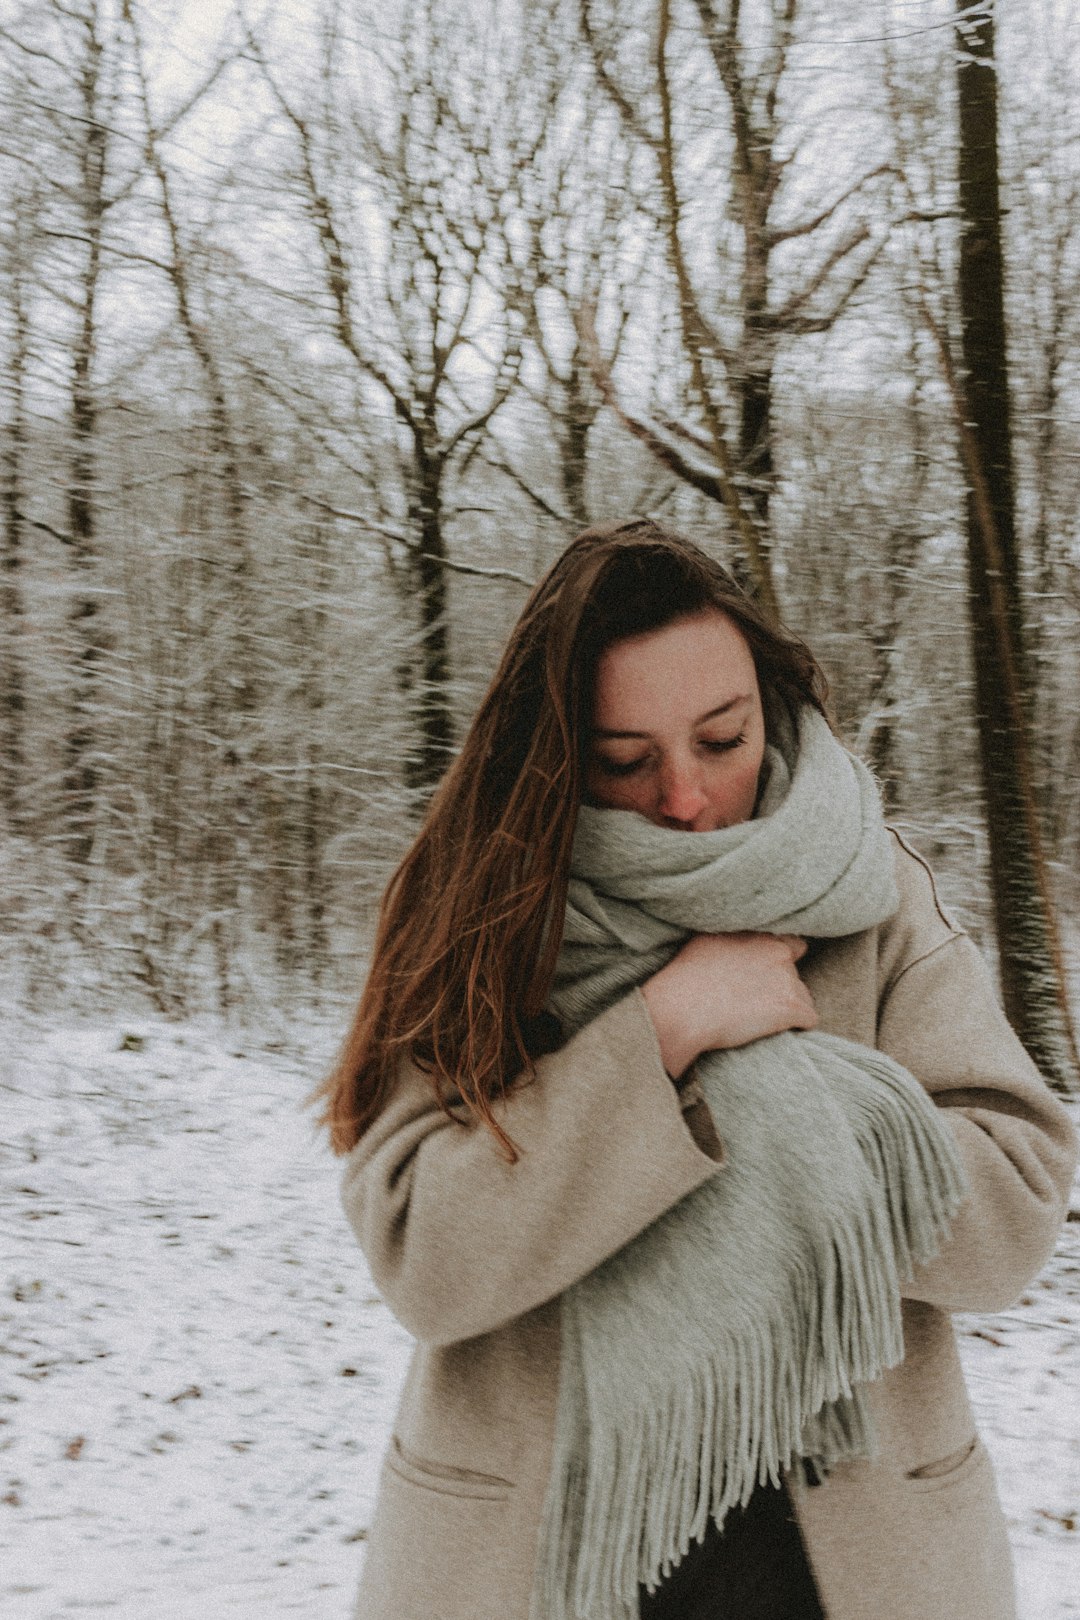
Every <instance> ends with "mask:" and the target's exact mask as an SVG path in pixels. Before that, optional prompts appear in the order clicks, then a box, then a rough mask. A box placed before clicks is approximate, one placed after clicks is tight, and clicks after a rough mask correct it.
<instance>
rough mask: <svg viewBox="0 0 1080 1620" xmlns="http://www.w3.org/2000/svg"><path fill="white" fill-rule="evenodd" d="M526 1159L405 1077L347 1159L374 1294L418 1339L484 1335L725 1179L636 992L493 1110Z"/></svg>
mask: <svg viewBox="0 0 1080 1620" xmlns="http://www.w3.org/2000/svg"><path fill="white" fill-rule="evenodd" d="M494 1111H495V1113H496V1116H497V1117H498V1119H499V1122H500V1124H501V1125H502V1126H503V1127H504V1129H505V1130H506V1131H507V1132H508V1133H509V1134H510V1136H511V1137H512V1139H513V1140H514V1142H515V1143H516V1144H517V1146H518V1148H519V1149H520V1157H519V1159H518V1161H517V1163H516V1164H513V1165H511V1164H508V1163H507V1162H506V1160H505V1159H504V1158H503V1157H502V1156H501V1154H500V1151H499V1148H498V1144H497V1143H496V1141H495V1140H494V1138H493V1137H492V1135H491V1132H490V1131H489V1130H487V1129H486V1127H483V1126H478V1125H475V1124H473V1123H472V1122H469V1123H466V1124H462V1123H460V1122H458V1121H455V1120H450V1119H448V1118H447V1116H446V1115H445V1114H444V1113H443V1112H442V1111H441V1109H439V1107H438V1106H437V1104H436V1102H435V1099H434V1096H433V1095H432V1090H431V1085H430V1082H429V1081H428V1079H427V1078H426V1076H424V1075H422V1074H420V1073H418V1072H417V1071H416V1070H415V1069H412V1068H409V1069H407V1070H405V1072H404V1073H403V1075H402V1077H401V1080H400V1083H399V1085H398V1087H397V1089H396V1090H395V1092H394V1095H393V1096H392V1098H391V1099H390V1101H389V1103H388V1104H387V1106H386V1108H385V1109H384V1111H383V1112H382V1114H381V1115H380V1116H379V1118H378V1119H377V1120H376V1121H375V1124H374V1125H373V1126H372V1127H371V1129H370V1130H369V1131H368V1132H367V1133H366V1135H365V1136H364V1137H363V1138H362V1139H361V1141H360V1142H359V1143H358V1144H357V1145H356V1147H355V1148H354V1149H353V1151H352V1153H351V1154H350V1155H349V1157H348V1160H347V1161H346V1167H345V1174H344V1182H343V1188H342V1199H343V1203H344V1206H345V1211H346V1214H347V1216H348V1218H349V1222H350V1224H351V1225H352V1227H353V1230H354V1231H355V1233H356V1236H357V1239H358V1240H359V1243H360V1246H361V1248H362V1249H363V1251H364V1254H365V1255H366V1257H367V1261H368V1264H369V1266H370V1267H371V1274H372V1277H373V1279H374V1281H375V1284H376V1287H377V1288H378V1289H379V1291H380V1292H381V1293H382V1295H383V1297H384V1298H385V1299H386V1301H387V1303H388V1304H389V1305H390V1308H391V1309H392V1310H393V1312H394V1314H395V1315H396V1316H397V1317H398V1318H399V1320H400V1321H401V1322H402V1323H403V1325H404V1326H405V1327H406V1328H408V1330H409V1331H410V1332H411V1333H414V1334H415V1335H416V1336H417V1338H420V1339H424V1340H427V1341H428V1342H429V1343H435V1344H448V1343H452V1342H454V1341H455V1340H459V1339H467V1338H472V1337H474V1336H476V1335H477V1334H481V1333H488V1332H490V1331H492V1329H494V1328H497V1327H500V1326H501V1325H502V1324H503V1323H505V1322H508V1321H510V1320H511V1319H512V1318H513V1317H515V1316H520V1315H522V1314H523V1313H524V1312H526V1311H528V1310H532V1309H533V1308H534V1307H536V1306H538V1305H541V1304H543V1303H544V1302H545V1301H546V1300H549V1299H551V1298H553V1297H554V1296H555V1295H556V1294H559V1293H561V1292H562V1291H563V1290H564V1289H565V1288H568V1287H569V1286H570V1284H571V1283H574V1282H576V1281H577V1280H578V1279H579V1278H581V1277H583V1276H584V1275H585V1274H586V1273H587V1272H589V1271H591V1270H592V1269H593V1268H594V1267H595V1266H597V1265H599V1264H600V1262H601V1261H602V1260H605V1259H606V1258H607V1257H608V1256H609V1255H611V1254H613V1253H614V1252H615V1251H616V1250H617V1249H620V1248H622V1247H623V1245H624V1244H626V1243H628V1242H629V1241H630V1240H631V1239H632V1238H634V1237H636V1236H637V1234H638V1233H639V1232H640V1231H642V1230H643V1229H644V1228H645V1227H646V1226H648V1225H649V1224H650V1223H651V1222H652V1221H654V1220H656V1219H657V1218H658V1216H660V1215H662V1214H663V1213H664V1211H665V1210H667V1209H669V1208H670V1207H671V1206H672V1205H673V1204H675V1203H677V1202H678V1201H679V1199H681V1198H684V1197H685V1196H686V1194H687V1193H689V1192H692V1191H693V1189H694V1188H695V1187H697V1186H700V1184H701V1183H702V1182H704V1181H706V1180H708V1178H709V1177H710V1176H712V1175H715V1174H716V1172H717V1171H718V1169H719V1168H720V1163H721V1159H722V1150H720V1149H719V1146H717V1150H716V1154H715V1156H714V1155H713V1154H710V1153H707V1152H705V1151H703V1150H702V1148H701V1147H699V1146H698V1145H697V1143H696V1142H695V1139H694V1137H693V1135H692V1134H691V1132H690V1130H689V1129H688V1128H687V1124H686V1123H685V1121H684V1116H683V1113H682V1108H681V1103H680V1098H679V1095H678V1093H677V1092H676V1089H675V1087H674V1086H673V1085H672V1083H671V1079H670V1078H669V1076H668V1074H667V1071H666V1070H665V1068H664V1065H663V1062H662V1060H661V1056H660V1050H659V1046H658V1043H657V1037H656V1034H655V1031H654V1028H653V1025H652V1022H651V1020H650V1017H649V1013H648V1011H647V1008H646V1005H645V1000H644V998H643V996H642V995H641V992H640V991H637V990H634V991H632V992H631V993H630V994H629V995H627V996H625V997H624V998H623V999H622V1000H621V1001H619V1002H617V1003H616V1004H615V1006H613V1007H610V1008H609V1009H608V1010H607V1011H606V1012H604V1013H602V1014H601V1016H600V1017H599V1018H597V1019H595V1020H594V1021H593V1022H592V1023H590V1024H588V1025H586V1027H585V1028H584V1029H582V1030H580V1031H579V1032H578V1034H576V1035H574V1036H572V1037H571V1039H570V1040H569V1041H568V1042H567V1043H566V1045H565V1046H564V1047H562V1048H561V1049H560V1050H559V1051H558V1052H554V1053H551V1054H550V1055H548V1056H546V1057H542V1058H539V1059H538V1060H537V1063H536V1075H535V1078H534V1079H533V1080H532V1081H531V1082H529V1083H519V1084H517V1085H516V1086H514V1087H513V1088H512V1089H511V1090H510V1092H509V1094H508V1095H507V1097H506V1098H505V1099H504V1100H503V1101H502V1102H501V1103H498V1104H496V1105H495V1110H494Z"/></svg>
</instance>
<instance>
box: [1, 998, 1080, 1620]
mask: <svg viewBox="0 0 1080 1620" xmlns="http://www.w3.org/2000/svg"><path fill="white" fill-rule="evenodd" d="M6 1024H7V1030H6V1035H5V1040H4V1043H3V1050H2V1051H0V1118H2V1121H3V1125H2V1129H0V1174H2V1200H3V1202H2V1211H3V1215H2V1220H3V1226H2V1249H0V1614H2V1615H3V1617H4V1620H54V1617H60V1616H68V1615H74V1614H79V1613H82V1612H87V1613H91V1612H94V1611H106V1612H108V1613H110V1614H111V1615H113V1616H116V1617H119V1620H151V1617H152V1620H205V1616H207V1615H208V1614H212V1615H213V1616H215V1620H217V1617H222V1620H254V1617H255V1616H258V1617H260V1620H267V1617H268V1616H279V1615H280V1616H284V1615H297V1616H302V1617H303V1620H347V1617H348V1615H349V1613H350V1609H351V1597H352V1590H353V1587H354V1585H355V1581H356V1577H357V1574H358V1571H359V1568H360V1560H361V1558H362V1556H363V1536H364V1527H365V1526H366V1524H367V1523H368V1518H369V1513H370V1510H371V1504H372V1496H373V1490H374V1483H375V1478H376V1473H377V1468H378V1463H379V1459H380V1455H381V1452H382V1448H383V1446H384V1445H385V1443H386V1440H387V1438H388V1434H389V1425H390V1421H391V1418H392V1415H393V1410H394V1406H395V1403H396V1398H397V1392H398V1389H399V1387H400V1383H401V1379H402V1376H403V1373H404V1369H405V1363H406V1359H407V1356H408V1352H409V1345H410V1341H409V1339H408V1336H407V1335H406V1334H405V1332H404V1331H403V1330H402V1329H401V1328H400V1327H398V1325H397V1324H396V1323H395V1322H394V1320H393V1318H392V1317H391V1316H390V1314H389V1312H388V1311H387V1310H386V1308H385V1306H384V1305H383V1304H382V1303H381V1302H380V1300H379V1299H378V1297H377V1295H376V1294H375V1292H374V1289H373V1288H372V1286H371V1282H370V1279H369V1278H368V1276H367V1273H366V1271H365V1269H364V1265H363V1261H362V1259H361V1257H360V1255H359V1252H358V1250H357V1249H356V1247H355V1244H354V1242H353V1239H352V1237H351V1234H350V1233H349V1231H348V1229H347V1227H346V1226H345V1222H344V1219H343V1217H342V1215H341V1213H340V1208H339V1204H338V1196H337V1185H338V1174H339V1167H338V1164H337V1163H336V1162H335V1161H333V1160H332V1159H331V1158H330V1155H329V1153H328V1152H327V1150H326V1149H325V1147H324V1146H323V1144H322V1141H321V1140H319V1139H317V1138H316V1137H315V1136H314V1134H313V1131H312V1127H311V1123H310V1116H309V1115H308V1114H306V1113H304V1112H302V1111H301V1109H300V1107H299V1104H300V1099H301V1098H302V1097H303V1095H304V1093H305V1092H306V1090H307V1089H308V1088H309V1087H310V1086H311V1085H312V1083H313V1082H314V1081H315V1080H316V1079H317V1078H318V1076H319V1075H320V1073H321V1072H322V1068H323V1066H324V1064H325V1061H326V1059H327V1057H328V1056H329V1054H330V1051H331V1048H332V1045H333V1043H334V1041H335V1040H336V1038H337V1036H338V1034H339V1029H338V1028H337V1027H335V1028H333V1029H330V1028H327V1027H323V1026H318V1027H316V1026H313V1027H311V1028H310V1029H308V1030H303V1029H297V1028H295V1027H294V1028H293V1029H292V1031H291V1034H290V1040H289V1046H288V1049H286V1048H285V1047H284V1046H279V1047H278V1049H276V1050H266V1049H265V1047H262V1048H260V1046H259V1045H258V1044H257V1043H256V1042H255V1041H254V1039H252V1040H250V1041H249V1040H247V1039H244V1038H243V1037H240V1036H238V1035H237V1034H236V1033H235V1032H233V1033H232V1034H230V1033H228V1032H222V1030H221V1029H220V1028H219V1027H216V1026H214V1025H213V1024H211V1023H208V1022H203V1023H189V1024H184V1025H175V1024H167V1023H165V1022H161V1021H154V1020H153V1019H147V1018H146V1017H138V1018H135V1017H133V1018H132V1020H131V1021H130V1022H127V1023H124V1022H122V1021H120V1020H117V1019H115V1018H109V1019H102V1020H100V1021H97V1022H91V1021H88V1020H85V1019H79V1020H76V1019H71V1020H69V1021H68V1022H67V1023H65V1024H61V1025H56V1024H48V1023H46V1022H45V1020H43V1019H42V1020H35V1019H33V1018H31V1017H29V1016H27V1015H19V1014H13V1015H11V1016H10V1017H9V1018H8V1019H7V1021H6ZM1077 1203H1078V1205H1080V1199H1078V1200H1077ZM961 1325H962V1328H963V1335H962V1349H963V1357H964V1362H965V1366H966V1368H967V1372H968V1375H969V1382H970V1386H971V1391H972V1396H973V1398H974V1401H975V1404H976V1408H977V1411H978V1413H979V1416H980V1419H981V1422H982V1427H983V1430H984V1433H985V1435H986V1439H987V1441H988V1444H989V1446H990V1448H991V1451H992V1452H993V1455H994V1458H995V1460H996V1463H997V1467H998V1475H999V1480H1000V1484H1001V1489H1002V1495H1003V1498H1004V1501H1005V1506H1006V1511H1007V1513H1008V1517H1009V1522H1010V1525H1011V1530H1012V1536H1013V1542H1014V1546H1015V1550H1016V1557H1017V1564H1018V1570H1019V1579H1020V1587H1021V1598H1022V1608H1021V1613H1022V1616H1023V1620H1080V1416H1078V1407H1080V1220H1073V1221H1071V1222H1070V1223H1069V1224H1068V1225H1067V1226H1066V1228H1065V1230H1064V1232H1063V1235H1062V1238H1061V1242H1060V1244H1059V1246H1058V1251H1057V1254H1056V1256H1055V1258H1054V1260H1053V1261H1052V1262H1051V1264H1050V1265H1049V1266H1048V1267H1047V1268H1046V1271H1045V1272H1044V1274H1043V1275H1042V1276H1041V1277H1040V1278H1039V1279H1038V1281H1037V1282H1036V1283H1035V1284H1034V1285H1033V1286H1032V1287H1031V1288H1030V1289H1029V1291H1028V1293H1027V1294H1025V1296H1024V1298H1023V1300H1022V1301H1021V1302H1020V1303H1019V1304H1018V1305H1016V1306H1015V1307H1014V1308H1013V1309H1012V1310H1010V1311H1006V1312H1003V1313H1000V1314H999V1315H996V1316H986V1317H979V1318H975V1317H965V1318H963V1319H962V1321H961ZM928 1620H929V1617H928ZM934 1620H936V1617H934ZM942 1620H948V1617H942Z"/></svg>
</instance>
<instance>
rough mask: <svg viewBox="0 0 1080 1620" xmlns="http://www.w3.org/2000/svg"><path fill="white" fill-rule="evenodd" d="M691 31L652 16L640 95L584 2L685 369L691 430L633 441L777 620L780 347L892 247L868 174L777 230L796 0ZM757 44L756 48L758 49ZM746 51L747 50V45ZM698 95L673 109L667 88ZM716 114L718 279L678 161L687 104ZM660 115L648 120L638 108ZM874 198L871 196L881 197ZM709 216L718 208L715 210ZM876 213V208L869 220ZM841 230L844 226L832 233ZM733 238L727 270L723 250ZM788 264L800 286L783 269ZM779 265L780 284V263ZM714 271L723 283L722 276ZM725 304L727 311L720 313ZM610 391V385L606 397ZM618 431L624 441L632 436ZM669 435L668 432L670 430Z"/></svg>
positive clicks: (844, 298) (734, 1)
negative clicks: (684, 488)
mask: <svg viewBox="0 0 1080 1620" xmlns="http://www.w3.org/2000/svg"><path fill="white" fill-rule="evenodd" d="M682 9H683V10H684V11H685V12H686V13H687V17H688V15H689V13H690V11H691V10H692V12H693V13H694V15H695V17H696V22H697V31H696V34H694V33H692V32H691V24H690V23H689V21H688V20H686V19H684V27H683V29H682V30H681V33H682V35H683V36H684V37H688V38H689V39H690V44H689V45H688V46H684V47H683V49H682V50H681V51H680V50H679V49H677V46H676V43H675V40H674V31H673V17H674V10H675V7H674V5H673V0H659V3H658V7H657V22H656V31H655V44H654V46H653V49H652V56H653V70H654V71H653V76H652V83H651V84H650V85H648V87H647V89H646V90H645V91H644V92H643V91H641V90H637V91H635V90H632V89H630V88H628V86H627V85H626V83H625V82H624V81H623V80H622V79H621V78H620V76H619V73H618V69H617V66H616V61H615V59H616V57H617V55H618V51H619V46H620V43H621V39H622V36H624V35H625V34H626V32H627V30H628V28H629V27H630V23H629V22H623V21H622V20H621V8H620V6H619V5H618V4H615V5H613V6H611V7H609V19H608V24H607V26H606V27H601V26H600V24H599V23H598V22H597V20H596V0H580V20H581V28H582V33H583V35H584V38H585V41H586V44H587V46H588V49H589V52H590V55H591V58H592V61H593V64H594V67H595V71H596V74H597V77H598V79H599V81H600V83H601V84H602V85H603V86H604V88H605V90H606V91H607V93H608V95H609V96H610V98H611V100H612V102H613V103H614V104H615V105H616V106H617V107H618V109H619V111H620V114H621V116H622V118H623V121H624V124H625V127H626V129H627V131H628V133H629V134H631V135H632V136H633V137H634V138H635V139H636V140H637V141H638V142H639V143H640V145H641V146H642V147H643V148H644V149H645V150H647V151H648V152H650V153H651V155H652V158H653V162H654V165H655V171H656V177H657V186H658V195H659V215H660V230H661V235H662V241H663V248H664V252H665V254H666V257H667V262H668V265H669V268H670V272H671V276H672V279H673V283H674V288H675V304H676V308H677V311H678V319H679V324H680V328H681V334H682V341H683V348H684V353H685V356H686V361H687V365H688V369H689V389H688V405H689V412H690V414H689V415H688V416H687V417H686V418H684V419H683V420H681V421H680V422H679V424H678V426H677V429H676V431H675V433H672V432H670V431H665V426H664V424H657V423H652V424H646V423H642V422H641V421H640V419H638V418H636V417H635V415H634V413H633V412H630V411H627V412H626V415H627V417H628V418H634V420H635V421H636V422H637V430H638V433H639V437H641V439H642V440H643V442H644V443H646V444H647V445H648V447H649V448H650V449H651V450H652V451H653V453H654V454H657V455H658V456H660V457H662V459H664V461H665V463H666V464H667V465H668V466H669V467H670V468H671V469H672V470H673V471H675V472H676V473H677V474H678V475H679V476H681V477H683V478H685V479H686V480H687V481H688V482H689V483H691V484H693V486H694V487H695V488H697V489H698V490H700V491H701V493H703V494H705V495H706V496H708V497H710V498H713V499H719V500H720V501H721V502H722V503H723V505H724V507H725V509H726V511H727V514H728V517H729V520H730V523H731V526H732V531H733V535H734V536H735V537H736V540H737V544H738V545H739V546H740V548H741V550H742V551H743V553H744V556H745V558H746V561H747V563H748V566H749V571H750V579H751V582H752V584H753V586H754V588H755V589H756V590H757V592H758V594H759V595H760V597H761V599H762V601H763V603H764V604H765V605H766V606H767V607H768V608H769V609H770V610H771V611H773V612H774V613H775V612H776V610H777V593H776V585H775V580H774V577H773V569H772V565H771V561H770V541H771V535H770V522H769V505H770V500H771V496H772V491H773V487H774V483H775V457H774V448H773V391H774V375H775V369H776V364H777V357H778V354H779V352H780V349H781V346H782V344H783V343H784V342H785V341H786V340H787V339H790V338H791V337H795V336H799V335H806V334H810V333H820V332H823V331H826V330H828V329H829V328H830V327H831V326H832V325H833V324H834V323H835V322H836V321H837V320H838V319H839V318H840V316H841V315H842V313H843V312H844V310H845V309H847V308H848V306H849V305H850V304H851V302H852V300H853V299H854V298H855V296H856V294H857V293H858V292H859V290H860V289H861V288H862V287H863V285H864V284H865V282H866V280H867V278H868V276H869V274H870V271H871V269H872V267H873V265H874V263H875V262H876V260H877V257H878V255H879V253H880V250H881V247H882V245H883V243H884V241H885V239H886V237H887V234H888V222H887V220H886V222H885V224H884V225H882V224H877V225H875V224H873V223H871V219H870V217H869V216H868V214H867V212H866V209H865V207H860V202H861V201H864V202H867V203H868V202H870V201H871V200H872V199H873V197H874V183H875V182H879V181H887V178H888V174H889V170H888V166H887V165H885V164H882V163H871V164H869V165H867V167H866V168H865V169H864V172H863V173H861V174H859V175H858V176H857V177H856V179H855V180H854V181H852V182H849V183H848V184H846V185H843V186H841V187H840V188H839V189H834V191H833V195H832V196H831V197H829V198H828V200H826V201H823V202H822V204H821V205H820V206H818V207H814V208H811V209H809V210H806V209H805V208H804V209H802V210H801V211H800V213H799V215H798V217H797V218H795V219H794V220H788V221H787V222H781V219H780V218H779V217H778V215H781V214H782V213H783V210H784V204H785V198H784V195H783V181H784V177H785V174H786V172H787V171H788V168H789V166H790V164H791V162H792V158H793V152H792V151H791V150H787V149H786V148H785V132H784V126H783V120H782V117H781V111H780V90H781V84H782V80H783V77H784V74H785V71H786V69H787V65H788V58H789V54H790V50H791V45H792V40H793V38H794V32H795V26H796V21H797V0H768V3H767V4H765V5H763V6H760V7H757V8H755V15H754V17H753V18H752V19H750V24H749V26H747V19H746V18H745V16H744V12H743V7H742V5H741V3H740V0H727V3H726V4H720V3H718V0H693V5H692V7H691V6H689V5H687V6H685V7H683V8H682ZM762 29H764V30H766V32H767V41H766V43H765V45H764V46H762V45H761V43H760V40H759V39H758V38H757V37H754V36H757V35H759V34H760V32H761V30H762ZM748 35H750V36H752V37H751V38H750V39H748V38H747V36H748ZM675 74H679V75H680V83H681V84H682V85H683V86H684V89H685V87H686V85H687V83H689V84H691V85H692V86H693V94H689V95H683V96H679V95H678V94H677V93H676V91H675V89H674V85H673V75H675ZM704 98H708V101H709V104H710V105H717V104H718V105H719V106H720V107H721V108H722V109H723V111H722V114H721V116H723V117H724V119H725V121H726V125H727V130H728V135H729V139H730V145H729V164H730V172H729V176H728V183H727V185H726V186H725V187H724V188H723V189H722V190H721V193H720V197H719V199H717V197H716V190H715V186H716V173H715V170H714V169H711V168H710V169H709V171H708V187H709V192H710V206H709V209H708V213H707V216H706V217H708V218H709V220H710V224H711V230H710V233H709V235H710V238H711V243H712V248H711V251H712V253H713V254H714V255H715V256H716V258H715V260H714V262H718V269H719V273H717V272H716V271H714V272H713V273H712V274H711V275H708V274H707V275H704V276H703V275H702V274H701V272H700V271H699V270H698V269H697V266H698V265H699V264H700V263H701V260H702V257H703V255H704V253H705V252H706V251H708V250H707V249H705V248H704V247H703V245H702V243H701V241H700V240H699V241H697V242H693V241H692V239H691V229H690V226H689V223H688V221H689V218H690V216H691V215H693V214H694V213H695V212H697V213H698V214H700V213H701V212H702V209H701V202H702V201H703V198H702V197H701V194H700V193H695V192H691V191H690V190H688V187H689V186H690V182H689V181H687V180H684V179H682V177H681V176H682V174H683V172H684V171H691V172H693V165H692V164H691V163H690V161H689V159H688V152H689V150H690V148H691V145H692V142H693V140H694V138H695V136H697V135H699V133H700V132H699V131H697V130H695V128H694V126H693V123H692V121H690V120H689V119H688V118H687V117H684V116H680V107H681V105H682V103H683V102H684V101H685V102H689V103H691V104H692V103H694V102H698V103H700V102H701V101H702V100H703V99H704ZM650 101H654V102H655V104H656V112H655V114H653V115H652V116H650V115H649V114H648V111H647V108H648V104H649V102H650ZM878 189H880V188H878ZM717 202H718V203H719V206H718V207H717ZM879 207H880V204H879ZM838 222H841V223H840V224H838ZM732 234H734V236H735V239H736V241H737V248H736V249H735V252H734V255H733V258H732V259H725V256H724V250H723V244H724V243H725V241H726V240H727V239H728V238H729V237H730V236H731V235H732ZM793 253H794V254H795V255H797V257H798V261H799V270H798V271H797V272H794V271H792V270H791V268H790V261H791V258H792V255H793ZM782 255H783V256H785V259H786V261H787V262H786V263H785V268H784V269H783V271H781V269H780V259H781V256H782ZM721 266H722V267H721ZM725 287H730V288H732V289H733V290H732V295H731V298H730V300H725V299H724V298H723V296H721V297H720V298H719V299H718V297H717V290H718V289H719V288H725ZM608 386H609V388H610V386H611V385H610V384H608ZM627 425H628V426H631V428H632V430H633V423H632V421H630V420H628V421H627ZM669 426H670V425H669Z"/></svg>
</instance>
